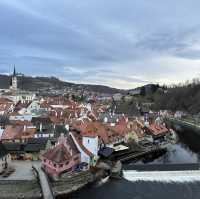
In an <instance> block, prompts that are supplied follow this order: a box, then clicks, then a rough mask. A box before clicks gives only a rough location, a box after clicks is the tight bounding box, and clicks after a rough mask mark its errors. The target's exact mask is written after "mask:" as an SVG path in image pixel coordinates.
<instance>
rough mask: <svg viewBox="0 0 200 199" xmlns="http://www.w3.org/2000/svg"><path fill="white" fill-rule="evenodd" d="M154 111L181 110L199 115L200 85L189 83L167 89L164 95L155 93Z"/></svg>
mask: <svg viewBox="0 0 200 199" xmlns="http://www.w3.org/2000/svg"><path fill="white" fill-rule="evenodd" d="M154 102H155V103H154V104H155V109H162V110H163V109H169V110H173V111H176V110H182V111H187V112H188V113H191V114H198V113H200V83H199V82H196V83H194V82H193V83H190V84H187V85H182V86H174V87H172V88H168V90H167V92H166V93H163V92H156V93H155V95H154Z"/></svg>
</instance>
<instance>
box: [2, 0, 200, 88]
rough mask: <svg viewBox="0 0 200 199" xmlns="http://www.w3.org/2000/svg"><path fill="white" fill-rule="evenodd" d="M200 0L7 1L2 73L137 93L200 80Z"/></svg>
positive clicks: (5, 2) (3, 0)
mask: <svg viewBox="0 0 200 199" xmlns="http://www.w3.org/2000/svg"><path fill="white" fill-rule="evenodd" d="M199 8H200V1H199V0H167V1H162V0H56V1H55V0H45V1H41V0H0V73H2V74H10V73H11V72H12V71H13V66H14V65H15V66H16V69H17V71H18V72H21V73H23V74H26V75H32V76H56V77H58V78H60V79H62V80H65V81H69V82H75V83H87V84H88V83H89V84H101V85H108V86H112V87H116V88H124V89H127V88H135V87H137V86H141V85H144V84H148V83H160V84H174V83H179V82H184V81H186V80H190V79H192V78H196V77H199V75H200V20H199V19H200V12H199Z"/></svg>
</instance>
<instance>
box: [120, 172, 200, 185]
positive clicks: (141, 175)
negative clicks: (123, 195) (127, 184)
mask: <svg viewBox="0 0 200 199" xmlns="http://www.w3.org/2000/svg"><path fill="white" fill-rule="evenodd" d="M123 175H124V178H125V179H126V180H129V181H132V182H136V181H158V182H195V181H200V170H188V171H136V170H135V171H134V170H124V171H123Z"/></svg>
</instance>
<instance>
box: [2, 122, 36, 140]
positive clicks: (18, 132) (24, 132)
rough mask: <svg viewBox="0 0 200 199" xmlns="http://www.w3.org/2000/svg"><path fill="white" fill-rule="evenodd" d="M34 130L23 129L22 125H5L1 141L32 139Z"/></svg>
mask: <svg viewBox="0 0 200 199" xmlns="http://www.w3.org/2000/svg"><path fill="white" fill-rule="evenodd" d="M35 132H36V129H35V128H24V126H22V125H7V126H6V128H5V130H4V131H3V134H2V137H1V139H2V140H13V139H23V138H31V137H34V134H35Z"/></svg>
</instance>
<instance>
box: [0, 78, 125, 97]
mask: <svg viewBox="0 0 200 199" xmlns="http://www.w3.org/2000/svg"><path fill="white" fill-rule="evenodd" d="M10 81H11V77H10V76H7V75H0V89H8V88H9V85H10ZM18 86H19V88H21V89H24V90H30V91H36V90H38V89H65V88H74V89H84V90H87V91H93V92H99V93H108V94H114V93H123V92H124V90H120V89H116V88H111V87H108V86H102V85H87V84H74V83H70V82H65V81H61V80H59V79H57V78H55V77H29V76H22V75H20V76H19V77H18Z"/></svg>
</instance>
